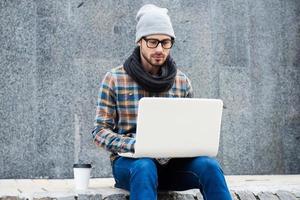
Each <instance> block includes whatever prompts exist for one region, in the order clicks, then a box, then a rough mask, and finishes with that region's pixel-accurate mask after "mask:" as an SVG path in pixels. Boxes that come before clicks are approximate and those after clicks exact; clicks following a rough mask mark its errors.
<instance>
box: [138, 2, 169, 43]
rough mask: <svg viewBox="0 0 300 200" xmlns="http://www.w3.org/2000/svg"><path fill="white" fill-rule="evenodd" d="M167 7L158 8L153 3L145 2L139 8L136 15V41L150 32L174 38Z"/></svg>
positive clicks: (150, 33)
mask: <svg viewBox="0 0 300 200" xmlns="http://www.w3.org/2000/svg"><path fill="white" fill-rule="evenodd" d="M167 13H168V9H167V8H160V7H157V6H155V5H153V4H146V5H144V6H143V7H141V8H140V10H139V11H138V13H137V15H136V20H137V25H136V36H135V42H136V43H137V42H138V41H139V40H140V39H141V38H142V37H144V36H147V35H152V34H165V35H169V36H170V37H172V38H175V34H174V30H173V27H172V23H171V20H170V17H169V16H168V14H167Z"/></svg>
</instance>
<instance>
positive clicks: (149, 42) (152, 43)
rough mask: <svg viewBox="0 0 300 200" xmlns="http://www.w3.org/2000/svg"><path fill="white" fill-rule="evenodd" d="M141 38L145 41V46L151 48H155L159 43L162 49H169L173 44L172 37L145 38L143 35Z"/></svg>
mask: <svg viewBox="0 0 300 200" xmlns="http://www.w3.org/2000/svg"><path fill="white" fill-rule="evenodd" d="M143 39H144V40H145V41H146V45H147V47H148V48H151V49H154V48H156V47H157V46H158V44H159V43H160V44H161V46H162V47H163V48H164V49H171V48H172V46H173V44H174V39H164V40H157V39H152V38H149V39H147V38H145V37H143Z"/></svg>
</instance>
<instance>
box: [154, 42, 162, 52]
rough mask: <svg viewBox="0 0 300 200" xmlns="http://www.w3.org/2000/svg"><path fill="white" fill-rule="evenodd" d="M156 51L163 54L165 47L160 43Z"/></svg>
mask: <svg viewBox="0 0 300 200" xmlns="http://www.w3.org/2000/svg"><path fill="white" fill-rule="evenodd" d="M155 51H156V52H162V51H163V47H162V45H161V43H159V44H158V45H157V47H156V48H155Z"/></svg>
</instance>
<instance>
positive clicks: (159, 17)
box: [92, 4, 231, 200]
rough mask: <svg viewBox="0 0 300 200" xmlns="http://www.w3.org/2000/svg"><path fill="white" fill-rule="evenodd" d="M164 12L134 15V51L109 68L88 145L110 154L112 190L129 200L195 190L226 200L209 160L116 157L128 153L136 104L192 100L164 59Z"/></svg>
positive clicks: (167, 30)
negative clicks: (122, 191)
mask: <svg viewBox="0 0 300 200" xmlns="http://www.w3.org/2000/svg"><path fill="white" fill-rule="evenodd" d="M167 12H168V10H167V9H166V8H160V7H157V6H155V5H152V4H148V5H145V6H143V7H142V8H141V9H140V10H139V11H138V13H137V17H136V19H137V26H136V40H135V42H136V43H137V45H138V46H137V47H136V48H135V49H134V51H133V53H132V55H131V56H129V58H128V59H127V60H126V61H125V62H124V64H123V65H122V66H120V67H117V68H114V69H112V70H111V71H110V72H108V73H107V74H106V75H105V77H104V79H103V81H102V84H101V88H100V92H99V97H98V102H97V111H96V122H95V129H94V131H93V133H92V135H93V138H94V142H95V144H97V145H98V146H101V147H104V148H105V149H107V150H108V151H110V152H112V154H111V161H112V171H113V176H114V178H115V181H116V184H115V186H116V187H118V188H123V189H126V190H128V191H130V198H131V199H132V200H148V199H149V200H154V199H157V190H187V189H192V188H198V189H200V191H201V193H202V194H203V197H204V199H208V200H228V199H231V197H230V193H229V191H228V188H227V185H226V182H225V179H224V175H223V172H222V170H221V168H220V166H219V164H218V162H217V161H216V160H214V159H213V158H209V157H195V158H173V159H167V158H166V159H151V158H138V159H134V158H126V157H119V156H118V154H117V153H118V152H119V153H121V152H134V144H135V132H136V117H137V110H138V108H137V106H138V101H139V99H141V98H142V97H149V96H156V97H182V98H184V97H192V93H193V92H192V87H191V84H190V81H189V79H188V78H187V77H186V76H185V74H183V73H182V72H181V71H179V70H178V69H177V68H176V65H175V62H174V61H173V60H172V58H171V56H170V49H171V48H172V46H173V44H174V40H175V34H174V31H173V28H172V24H171V21H170V18H169V16H168V14H167ZM153 126H155V124H153ZM157 128H159V127H157ZM157 139H158V140H159V138H157Z"/></svg>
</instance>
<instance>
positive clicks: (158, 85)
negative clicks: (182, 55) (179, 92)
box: [124, 47, 177, 93]
mask: <svg viewBox="0 0 300 200" xmlns="http://www.w3.org/2000/svg"><path fill="white" fill-rule="evenodd" d="M124 69H125V71H126V72H127V73H128V75H129V76H130V77H131V78H132V79H133V80H135V81H136V82H137V83H138V84H139V85H140V86H141V87H142V88H143V89H145V90H146V91H149V92H155V93H159V92H165V91H168V90H169V89H171V87H172V86H173V83H174V80H175V76H176V72H177V68H176V64H175V62H174V61H173V59H172V58H171V57H170V56H168V57H167V59H166V62H165V64H164V65H163V66H161V72H160V74H159V75H152V74H150V73H149V72H147V71H145V70H144V67H143V66H142V63H141V58H140V47H136V48H135V49H134V51H133V53H132V54H131V55H130V56H129V57H128V58H127V60H126V61H125V63H124Z"/></svg>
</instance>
